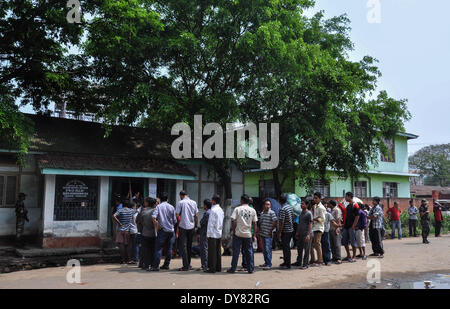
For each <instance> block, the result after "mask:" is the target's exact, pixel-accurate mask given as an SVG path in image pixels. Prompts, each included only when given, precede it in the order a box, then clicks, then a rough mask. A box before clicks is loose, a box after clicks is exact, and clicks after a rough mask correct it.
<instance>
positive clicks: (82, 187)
mask: <svg viewBox="0 0 450 309" xmlns="http://www.w3.org/2000/svg"><path fill="white" fill-rule="evenodd" d="M62 189H63V191H62V194H63V201H74V200H86V199H87V198H88V196H89V187H88V186H87V185H86V184H85V183H84V182H82V181H80V180H77V179H74V180H70V181H68V182H67V183H66V185H65V186H63V188H62Z"/></svg>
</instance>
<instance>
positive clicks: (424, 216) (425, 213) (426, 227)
mask: <svg viewBox="0 0 450 309" xmlns="http://www.w3.org/2000/svg"><path fill="white" fill-rule="evenodd" d="M419 214H420V225H422V239H423V243H424V244H429V243H430V242H429V241H428V239H427V238H428V234H429V233H430V211H429V210H428V201H427V200H425V199H424V200H422V203H421V205H420V207H419Z"/></svg>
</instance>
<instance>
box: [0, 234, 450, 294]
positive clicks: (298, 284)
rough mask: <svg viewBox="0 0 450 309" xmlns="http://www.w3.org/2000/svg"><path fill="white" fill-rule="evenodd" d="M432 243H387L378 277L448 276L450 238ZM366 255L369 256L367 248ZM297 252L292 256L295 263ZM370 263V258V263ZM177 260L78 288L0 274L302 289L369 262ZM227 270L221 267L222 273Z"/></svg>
mask: <svg viewBox="0 0 450 309" xmlns="http://www.w3.org/2000/svg"><path fill="white" fill-rule="evenodd" d="M430 241H431V244H429V245H423V244H422V243H421V238H419V237H417V238H404V239H402V240H397V239H393V240H386V241H385V242H384V246H385V249H386V255H385V258H384V259H376V260H378V261H380V263H381V276H383V274H384V275H386V276H388V275H392V274H396V275H397V276H398V275H400V276H401V275H402V274H404V275H405V276H406V275H409V276H411V274H414V273H427V272H437V271H440V272H443V273H449V272H450V235H446V236H443V237H440V238H434V237H431V238H430ZM342 251H344V250H342ZM368 252H369V253H371V250H370V244H369V247H368ZM280 256H281V251H275V252H274V253H273V261H274V265H278V264H279V263H281V259H280ZM296 256H297V253H296V252H295V251H293V252H292V257H293V259H295V258H296ZM368 260H371V259H368ZM230 262H231V257H229V256H226V257H223V265H224V266H225V267H224V268H228V267H229V265H230ZM262 263H263V257H262V254H261V253H256V254H255V264H256V265H260V264H262ZM180 266H181V260H180V259H175V260H173V261H172V264H171V268H172V269H171V270H168V271H160V272H157V273H155V272H146V271H142V270H140V269H138V268H137V267H136V266H128V265H125V266H120V265H114V264H102V265H93V266H82V267H81V284H69V283H67V282H66V273H67V271H68V269H66V268H64V267H56V268H45V269H36V270H29V271H20V272H14V273H9V274H0V288H50V289H55V288H74V289H85V288H107V289H110V288H124V287H127V288H158V289H172V288H176V289H184V288H192V289H204V288H220V289H222V288H250V289H251V288H267V289H274V288H305V287H327V285H328V284H330V286H333V287H335V286H336V285H339V283H340V282H346V283H348V282H360V281H361V280H363V279H364V278H366V274H367V271H368V270H369V267H368V266H367V261H362V260H358V262H356V263H343V264H342V265H332V266H322V267H317V268H314V267H313V268H309V269H307V270H300V269H297V268H295V269H292V270H281V269H277V267H275V268H274V269H272V270H271V271H263V270H261V269H259V268H257V269H256V271H255V273H254V274H251V275H250V274H247V273H243V272H237V273H235V274H227V273H225V272H223V273H220V274H214V275H213V274H206V273H203V272H199V271H191V272H178V271H177V270H176V269H178V268H179V267H180ZM192 266H193V267H194V268H197V267H199V266H200V259H193V261H192ZM224 270H225V269H224Z"/></svg>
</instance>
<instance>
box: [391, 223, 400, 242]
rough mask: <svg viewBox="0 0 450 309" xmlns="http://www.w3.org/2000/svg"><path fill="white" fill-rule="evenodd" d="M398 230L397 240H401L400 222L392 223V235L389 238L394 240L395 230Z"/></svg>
mask: <svg viewBox="0 0 450 309" xmlns="http://www.w3.org/2000/svg"><path fill="white" fill-rule="evenodd" d="M396 229H397V230H398V239H402V222H401V221H392V234H391V238H392V239H394V238H395V230H396Z"/></svg>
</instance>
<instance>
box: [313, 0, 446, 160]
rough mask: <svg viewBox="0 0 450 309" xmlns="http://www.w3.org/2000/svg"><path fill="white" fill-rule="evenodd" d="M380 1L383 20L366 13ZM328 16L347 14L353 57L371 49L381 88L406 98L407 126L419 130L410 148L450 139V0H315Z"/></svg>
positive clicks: (412, 130)
mask: <svg viewBox="0 0 450 309" xmlns="http://www.w3.org/2000/svg"><path fill="white" fill-rule="evenodd" d="M370 2H379V3H380V11H379V12H380V15H379V16H380V20H379V21H380V23H369V22H368V18H367V15H368V13H369V11H371V10H372V9H373V8H374V6H373V5H369V7H368V3H369V4H370ZM314 10H315V11H317V10H324V11H325V16H326V17H332V16H337V15H341V14H347V16H348V17H349V19H350V21H351V28H352V30H351V33H350V37H351V39H352V41H353V43H354V47H355V50H354V51H353V52H352V53H351V55H350V56H351V58H352V60H359V59H361V58H362V57H363V56H364V55H370V56H372V57H374V58H376V59H378V60H379V63H378V67H379V69H380V71H381V73H382V74H383V76H382V77H381V78H380V80H379V84H378V86H379V90H386V91H387V92H388V94H389V95H390V96H391V97H393V98H395V99H403V98H404V99H407V100H408V103H407V104H408V109H409V111H410V112H411V115H412V119H411V120H410V121H408V122H407V123H406V124H405V128H406V131H407V132H408V133H413V134H416V135H419V138H418V139H415V140H410V141H409V143H408V144H409V145H408V146H409V147H408V152H409V155H411V154H413V153H414V152H416V151H417V150H419V149H420V148H422V147H425V146H428V145H433V144H443V143H450V17H449V14H450V1H449V0H427V1H424V0H379V1H371V0H370V1H369V0H316V7H315V8H314Z"/></svg>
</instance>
